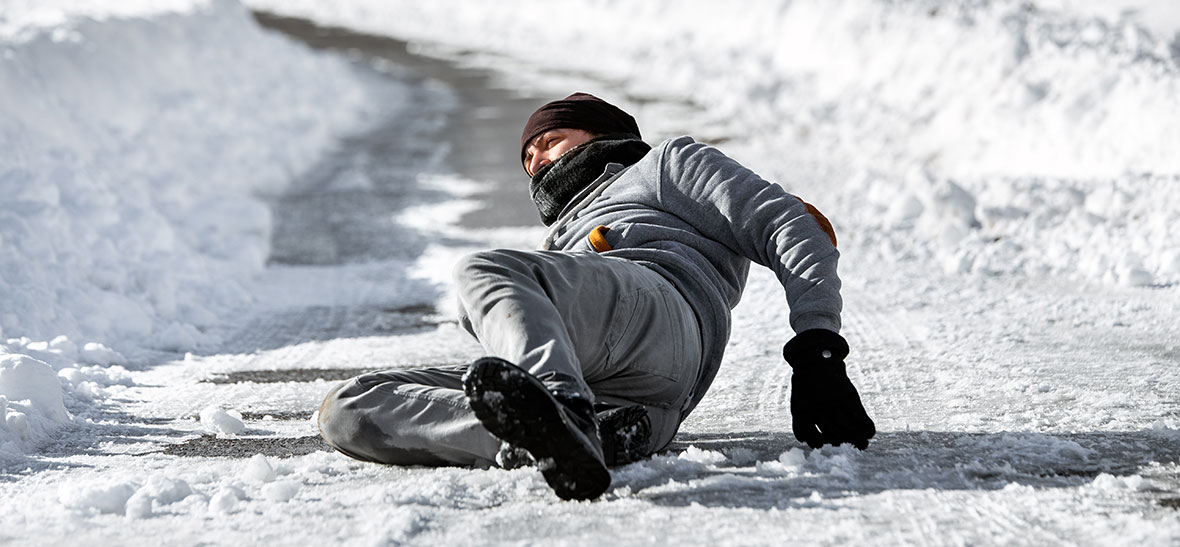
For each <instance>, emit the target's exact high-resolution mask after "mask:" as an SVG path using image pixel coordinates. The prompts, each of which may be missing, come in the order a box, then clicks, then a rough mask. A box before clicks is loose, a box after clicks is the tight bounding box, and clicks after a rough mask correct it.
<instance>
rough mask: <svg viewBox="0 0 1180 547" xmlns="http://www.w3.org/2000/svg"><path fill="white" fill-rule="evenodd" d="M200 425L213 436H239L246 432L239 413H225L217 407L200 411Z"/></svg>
mask: <svg viewBox="0 0 1180 547" xmlns="http://www.w3.org/2000/svg"><path fill="white" fill-rule="evenodd" d="M200 418H201V425H202V426H203V427H204V428H205V430H206V431H208V432H210V433H213V434H215V435H241V434H242V432H244V431H246V424H245V422H243V421H242V415H241V413H239V412H237V411H233V410H231V411H226V410H224V409H222V408H221V406H219V405H216V404H214V405H210V406H207V407H205V408H204V409H203V410H201V414H200Z"/></svg>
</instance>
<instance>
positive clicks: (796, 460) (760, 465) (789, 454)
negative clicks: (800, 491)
mask: <svg viewBox="0 0 1180 547" xmlns="http://www.w3.org/2000/svg"><path fill="white" fill-rule="evenodd" d="M805 465H807V455H806V454H804V453H803V451H802V450H800V449H799V448H792V449H790V450H788V451H786V452H783V453H782V454H779V456H778V460H776V461H772V462H757V463H755V464H754V468H755V469H756V470H757V471H758V473H760V474H765V475H788V476H790V475H798V474H800V473H802V472H803V467H804V466H805Z"/></svg>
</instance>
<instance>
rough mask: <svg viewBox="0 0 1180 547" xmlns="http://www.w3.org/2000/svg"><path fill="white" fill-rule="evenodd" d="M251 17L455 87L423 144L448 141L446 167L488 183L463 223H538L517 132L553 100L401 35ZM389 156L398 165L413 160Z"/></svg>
mask: <svg viewBox="0 0 1180 547" xmlns="http://www.w3.org/2000/svg"><path fill="white" fill-rule="evenodd" d="M254 16H255V19H256V20H257V21H258V22H259V24H261V25H262V26H263V27H265V28H269V29H272V30H275V31H278V32H281V33H283V34H286V35H288V36H290V37H292V38H294V39H296V40H298V41H300V42H303V43H305V44H307V45H309V46H311V47H312V48H315V49H321V50H330V51H336V52H340V53H342V54H345V55H348V56H350V57H351V58H354V59H360V60H364V61H366V62H368V63H370V64H374V63H376V64H377V66H381V64H383V63H390V64H392V65H393V66H395V67H396V68H397V69H398V70H397V71H396V73H397V75H398V77H400V78H405V79H406V80H407V81H409V82H410V83H413V84H416V85H418V86H420V87H421V88H423V89H427V90H428V89H429V88H430V86H429V85H428V83H429V82H431V81H434V82H441V83H442V84H443V85H445V86H446V87H447V88H449V89H450V90H452V91H453V92H454V95H455V98H456V99H457V103H458V104H456V105H455V106H456V107H455V108H453V109H451V110H450V111H449V112H445V113H442V115H443V116H444V117H445V123H444V124H443V126H442V128H441V130H440V131H439V132H438V133H437V134H436V135H433V136H432V137H431V138H432V139H433V140H431V141H427V142H425V143H420V144H422V145H423V146H424V147H425V148H426V149H429V150H437V149H438V148H439V147H446V150H447V153H446V156H445V157H444V162H445V164H446V166H447V167H448V168H449V169H453V170H454V171H455V172H456V173H458V174H459V175H462V176H463V177H465V178H468V179H472V180H476V181H479V182H481V183H484V184H485V185H486V191H484V192H483V193H481V194H480V195H477V196H475V197H476V198H477V199H479V200H480V201H481V202H483V203H484V206H483V207H481V208H480V209H478V210H476V211H473V212H471V213H468V214H467V215H465V216H464V218H462V219H461V224H462V225H465V226H471V227H501V226H537V225H539V224H540V219H539V216H538V214H537V211H536V208H535V207H534V206H533V203H532V201H531V200H530V199H529V197H528V177H527V175H525V173H524V169H523V168H522V167H521V165H520V161H519V157H520V132H521V130H522V128H523V127H524V122H525V120H527V119H528V117H529V115H531V114H532V113H533V111H535V110H536V109H537V107H538V106H540V105H541V104H543V103H545V102H546V101H548V100H550V98H541V97H532V96H527V95H524V94H522V92H521V91H519V90H508V89H504V88H502V87H498V86H497V85H496V78H495V77H494V76H495V75H494V74H493V73H492V72H490V71H488V70H483V69H475V68H467V67H460V66H457V65H456V64H455V63H451V62H447V61H443V60H439V59H436V58H432V57H427V56H423V55H415V54H413V53H411V52H410V51H409V44H407V43H406V42H404V41H401V40H396V39H393V38H389V37H384V36H376V35H369V34H361V33H357V32H355V31H352V30H348V29H343V28H338V27H323V26H318V25H315V24H313V23H311V22H309V21H306V20H302V19H293V18H288V17H280V16H275V15H270V14H265V13H255V14H254ZM394 131H396V129H394ZM382 138H383V135H382V134H381V133H375V134H372V135H369V136H368V137H367V142H366V139H362V140H361V142H355V143H353V145H354V146H357V147H360V148H365V147H369V148H372V149H376V150H379V149H380V148H381V146H382V142H381V141H382ZM399 140H400V139H399ZM394 157H395V158H396V159H397V164H398V165H406V164H411V165H412V163H413V162H412V161H411V162H406V161H403V158H402V157H398V156H394Z"/></svg>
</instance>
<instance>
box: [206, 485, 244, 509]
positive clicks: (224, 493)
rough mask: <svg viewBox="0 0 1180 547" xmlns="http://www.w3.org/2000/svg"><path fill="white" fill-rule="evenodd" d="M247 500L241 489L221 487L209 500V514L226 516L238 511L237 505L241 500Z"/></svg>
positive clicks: (228, 486)
mask: <svg viewBox="0 0 1180 547" xmlns="http://www.w3.org/2000/svg"><path fill="white" fill-rule="evenodd" d="M245 499H248V498H247V496H246V492H244V491H243V490H242V489H241V488H238V487H236V486H233V485H225V486H222V487H221V488H220V489H219V490H218V491H217V493H215V494H213V497H212V498H210V499H209V513H211V514H215V515H216V514H222V515H228V514H230V513H236V512H237V511H238V504H239V502H241V501H242V500H245Z"/></svg>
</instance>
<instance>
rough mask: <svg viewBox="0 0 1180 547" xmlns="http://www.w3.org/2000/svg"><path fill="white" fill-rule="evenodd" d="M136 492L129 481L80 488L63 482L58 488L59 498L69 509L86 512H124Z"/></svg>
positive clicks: (119, 513)
mask: <svg viewBox="0 0 1180 547" xmlns="http://www.w3.org/2000/svg"><path fill="white" fill-rule="evenodd" d="M134 494H135V487H134V486H132V485H131V484H127V483H122V482H118V483H110V484H100V485H94V486H86V487H82V488H79V487H78V486H77V485H76V484H71V483H67V484H63V485H61V486H59V487H58V489H57V499H58V501H60V502H61V504H62V505H63V506H65V507H67V508H69V509H74V510H77V511H81V512H84V513H108V514H118V515H121V514H123V513H124V511H125V510H126V507H127V500H129V499H131V496H132V495H134Z"/></svg>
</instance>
